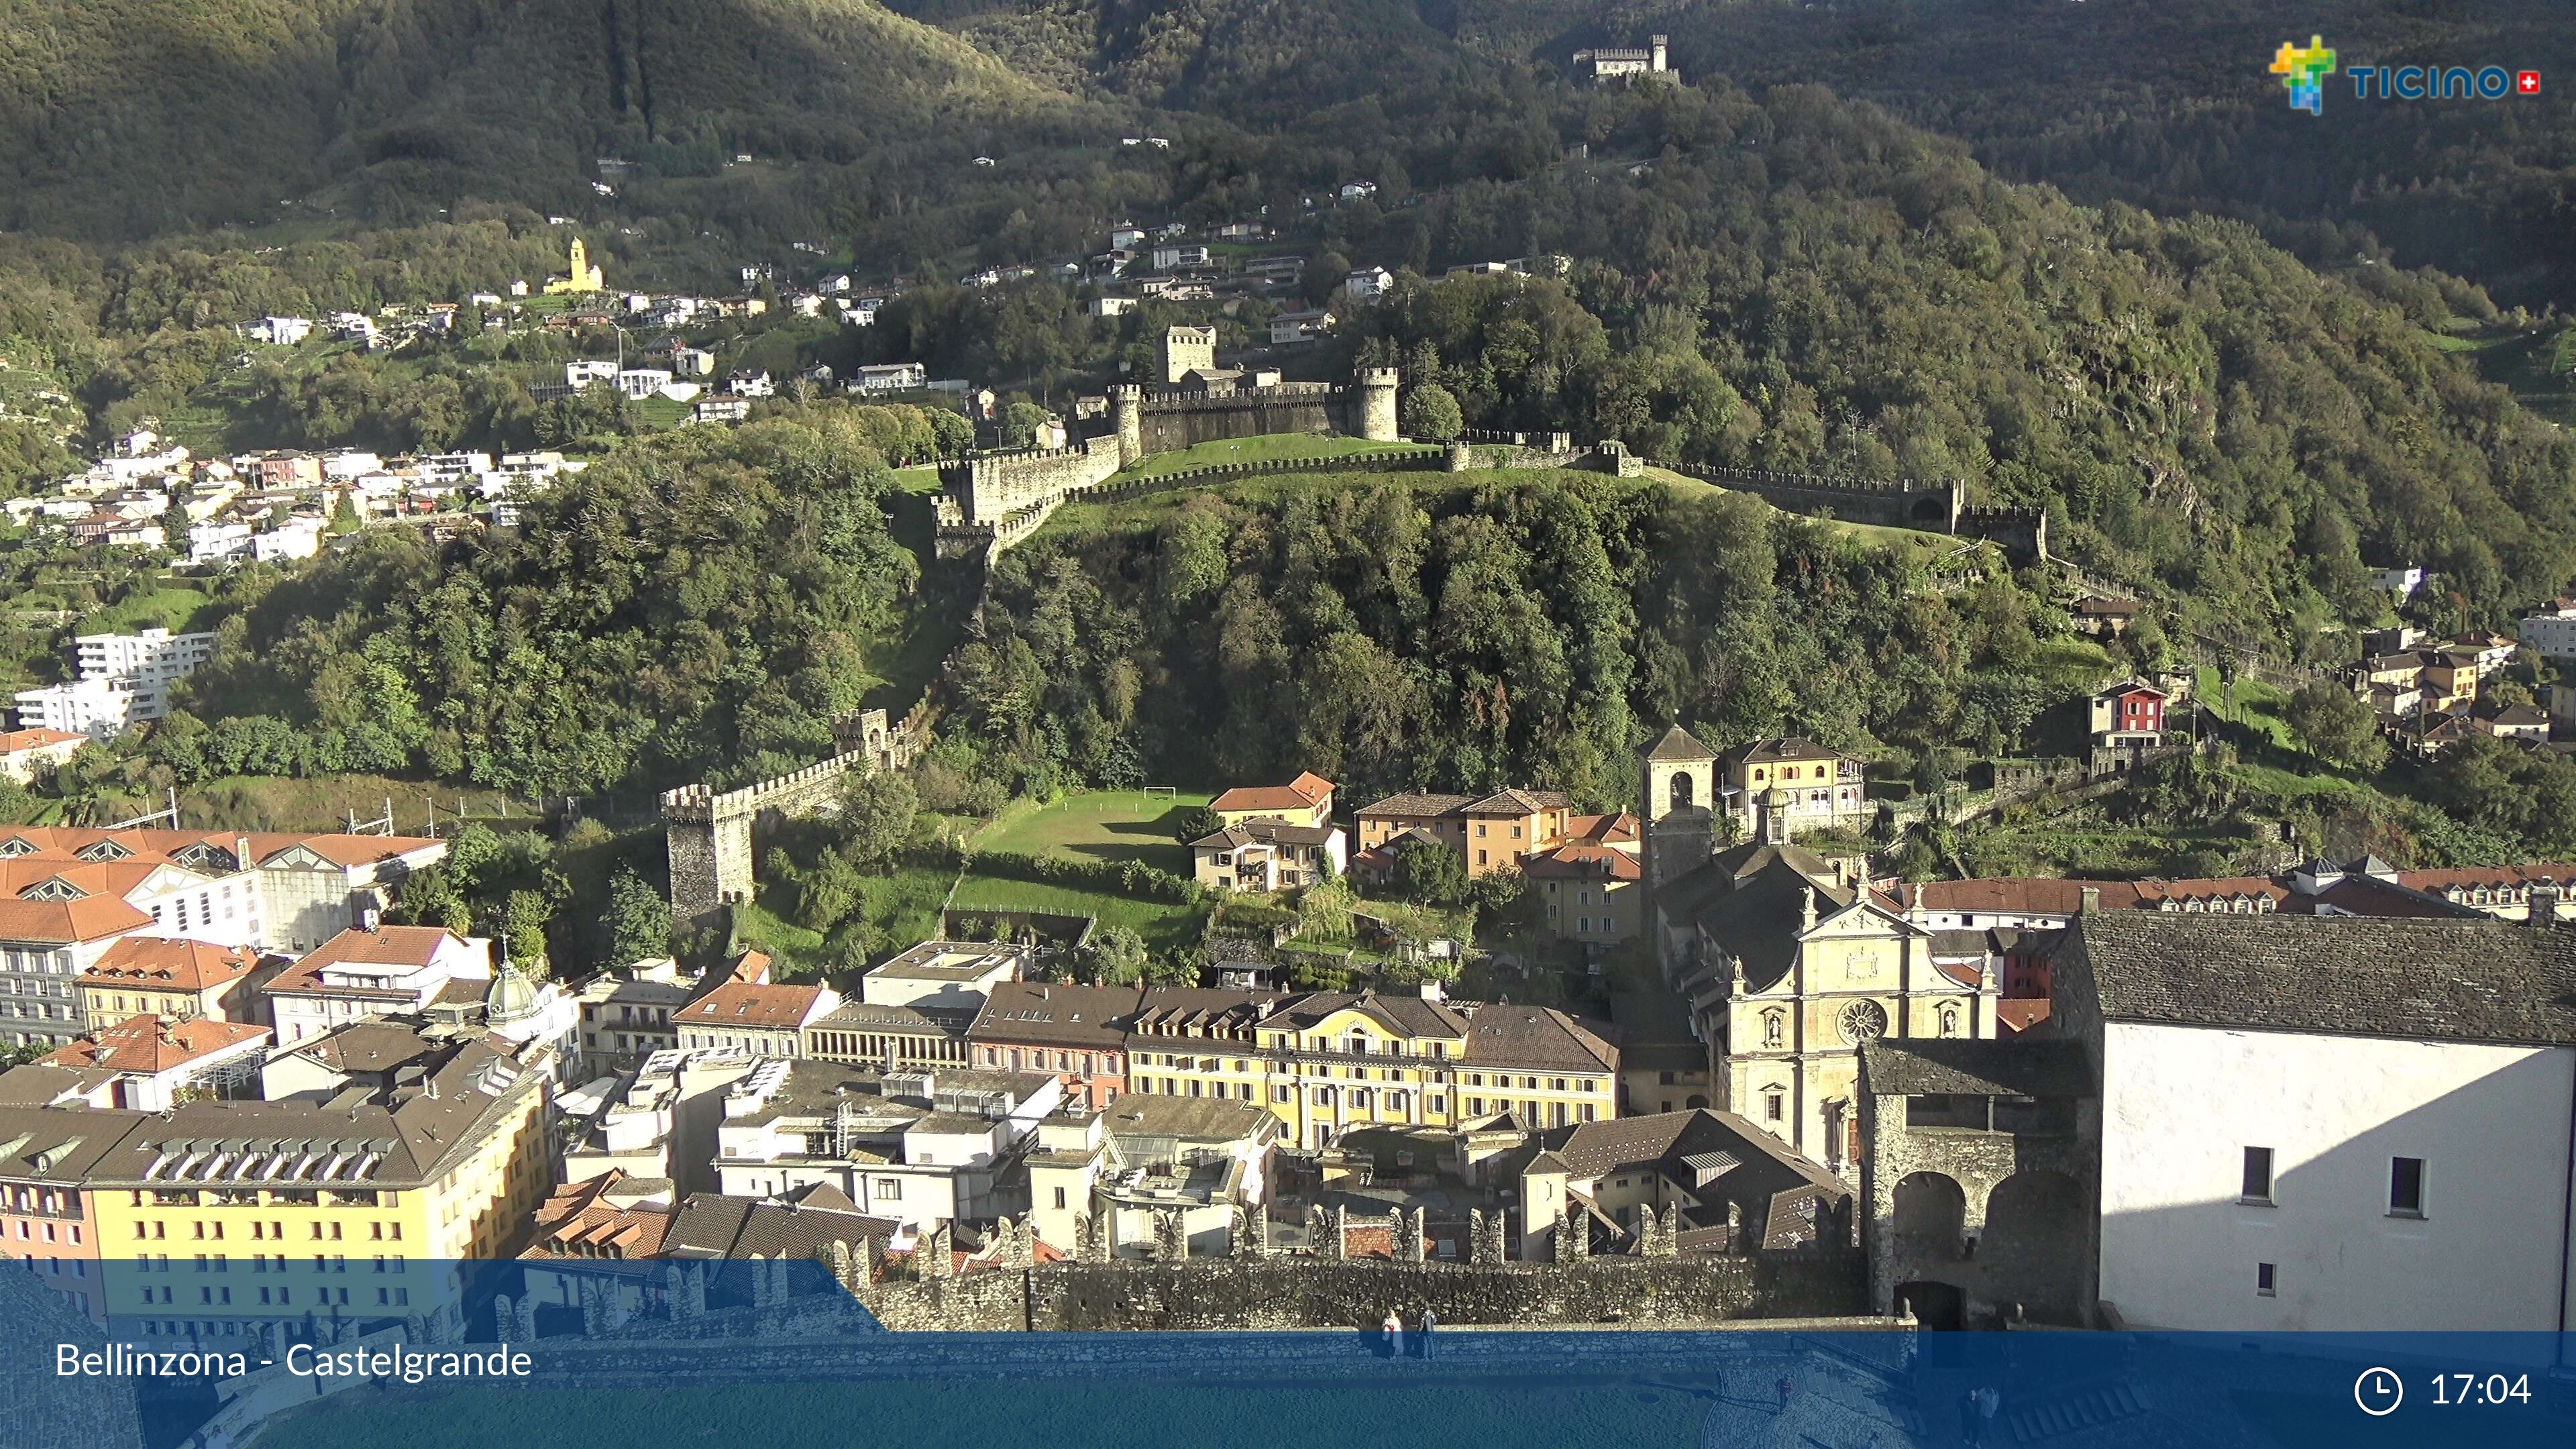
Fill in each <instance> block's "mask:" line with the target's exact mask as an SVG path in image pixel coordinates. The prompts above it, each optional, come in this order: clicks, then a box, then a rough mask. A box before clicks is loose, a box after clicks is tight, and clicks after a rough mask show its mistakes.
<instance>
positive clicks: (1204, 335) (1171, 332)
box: [1163, 327, 1216, 387]
mask: <svg viewBox="0 0 2576 1449" xmlns="http://www.w3.org/2000/svg"><path fill="white" fill-rule="evenodd" d="M1202 368H1204V369H1207V370H1209V371H1214V370H1215V368H1216V329H1215V328H1213V327H1173V328H1170V329H1168V330H1166V331H1165V332H1164V333H1163V385H1164V386H1165V387H1177V386H1179V385H1180V381H1181V379H1182V378H1185V377H1187V376H1189V375H1190V373H1191V372H1193V371H1195V370H1198V369H1202Z"/></svg>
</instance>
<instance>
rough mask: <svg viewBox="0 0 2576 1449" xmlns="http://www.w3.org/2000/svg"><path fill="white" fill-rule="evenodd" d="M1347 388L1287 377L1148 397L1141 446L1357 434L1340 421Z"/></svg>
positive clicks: (1163, 449) (1165, 448) (1171, 448)
mask: <svg viewBox="0 0 2576 1449" xmlns="http://www.w3.org/2000/svg"><path fill="white" fill-rule="evenodd" d="M1350 392H1351V390H1350V389H1348V388H1338V387H1330V386H1327V385H1325V384H1323V383H1314V382H1289V383H1281V384H1279V385H1278V386H1276V387H1262V388H1244V389H1241V390H1239V391H1236V392H1230V393H1165V394H1161V395H1159V396H1155V397H1149V398H1146V399H1145V400H1144V405H1143V408H1142V416H1141V418H1140V420H1139V421H1140V422H1141V424H1142V432H1143V437H1142V441H1143V445H1144V450H1145V451H1146V452H1147V453H1172V452H1178V451H1180V450H1181V449H1184V448H1189V447H1194V446H1196V445H1197V444H1200V443H1212V442H1217V441H1219V440H1221V439H1225V438H1258V437H1263V436H1266V435H1269V434H1272V433H1331V432H1348V433H1352V434H1357V433H1358V432H1359V429H1358V428H1357V427H1347V426H1344V423H1345V420H1346V418H1347V415H1348V413H1349V410H1350V408H1351V407H1352V406H1353V404H1352V402H1351V397H1350Z"/></svg>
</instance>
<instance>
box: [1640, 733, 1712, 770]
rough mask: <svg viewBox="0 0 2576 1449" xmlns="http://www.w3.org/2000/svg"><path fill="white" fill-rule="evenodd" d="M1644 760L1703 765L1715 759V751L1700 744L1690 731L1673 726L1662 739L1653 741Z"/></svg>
mask: <svg viewBox="0 0 2576 1449" xmlns="http://www.w3.org/2000/svg"><path fill="white" fill-rule="evenodd" d="M1646 758H1647V759H1649V760H1667V761H1672V762H1675V763H1680V764H1705V763H1707V762H1708V761H1710V760H1714V759H1716V758H1717V751H1715V750H1712V749H1710V748H1709V747H1708V746H1706V745H1704V744H1701V743H1700V742H1699V738H1698V736H1696V735H1693V734H1692V733H1691V732H1690V731H1688V730H1686V729H1683V728H1682V727H1681V726H1680V725H1675V726H1673V727H1672V728H1671V729H1668V730H1666V731H1664V737H1663V738H1662V739H1660V740H1657V741H1655V747H1654V748H1653V749H1651V750H1648V751H1646Z"/></svg>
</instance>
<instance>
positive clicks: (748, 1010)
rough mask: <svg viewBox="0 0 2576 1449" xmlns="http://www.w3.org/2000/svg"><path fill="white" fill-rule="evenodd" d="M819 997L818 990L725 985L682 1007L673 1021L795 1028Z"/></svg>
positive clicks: (731, 983)
mask: <svg viewBox="0 0 2576 1449" xmlns="http://www.w3.org/2000/svg"><path fill="white" fill-rule="evenodd" d="M822 995H823V988H821V987H819V986H770V985H763V984H758V983H754V982H749V981H728V982H726V983H725V984H724V985H722V986H719V987H717V988H716V989H715V990H713V991H710V992H708V993H707V994H706V995H704V996H701V997H699V998H698V999H697V1000H695V1001H692V1002H690V1003H689V1004H688V1005H686V1006H684V1007H681V1008H680V1011H679V1014H678V1015H677V1016H676V1017H674V1018H673V1020H675V1021H678V1022H680V1023H681V1024H683V1025H687V1026H733V1027H772V1028H792V1027H798V1026H802V1025H804V1024H805V1018H806V1017H807V1016H809V1015H811V1014H812V1013H813V1010H814V1003H815V1002H816V1001H818V1000H820V999H821V998H822Z"/></svg>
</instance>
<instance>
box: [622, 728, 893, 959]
mask: <svg viewBox="0 0 2576 1449" xmlns="http://www.w3.org/2000/svg"><path fill="white" fill-rule="evenodd" d="M918 716H919V711H917V710H916V711H915V714H914V716H911V717H907V718H906V719H905V721H904V722H903V724H901V725H899V726H889V725H888V723H887V721H886V712H885V711H884V710H881V709H871V710H864V711H862V712H860V713H859V714H857V715H854V716H852V717H851V718H849V719H847V720H844V721H842V722H840V724H839V725H838V726H836V729H835V733H836V735H837V736H838V738H839V743H840V746H841V750H840V752H839V753H838V754H835V755H833V756H832V757H831V758H830V759H827V760H823V761H820V762H819V763H816V764H812V765H808V766H806V767H805V768H804V769H801V770H797V771H794V772H793V773H790V774H785V775H780V776H777V777H775V778H773V779H768V780H761V781H758V782H756V783H754V784H750V785H745V786H743V787H742V788H740V789H738V790H725V791H716V790H713V789H710V788H708V787H707V786H705V785H682V786H680V787H679V788H678V789H676V790H665V791H663V792H662V827H663V835H664V840H665V849H666V851H667V852H668V859H669V861H670V867H671V909H672V911H673V912H674V913H675V914H677V915H678V916H679V917H680V919H681V920H683V921H698V920H703V919H704V918H706V917H708V916H710V915H712V914H714V913H715V912H716V911H717V910H719V909H721V908H722V907H724V906H727V905H730V904H734V903H736V902H740V901H747V900H750V899H751V893H752V876H751V860H752V846H751V829H752V825H753V823H754V822H756V821H757V820H759V819H760V817H762V816H763V815H775V816H797V815H810V814H812V813H814V812H815V811H816V810H818V809H820V808H822V807H823V806H824V805H827V804H829V803H831V802H832V801H833V800H835V799H836V798H837V797H838V796H839V793H840V788H841V777H842V776H844V775H847V774H848V773H850V771H852V770H870V769H881V770H891V769H900V768H902V767H903V766H905V765H908V764H910V763H912V759H913V756H914V755H916V754H918V753H919V752H920V749H921V746H922V743H923V740H924V737H925V736H924V726H923V724H922V723H921V722H920V721H919V719H918Z"/></svg>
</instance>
